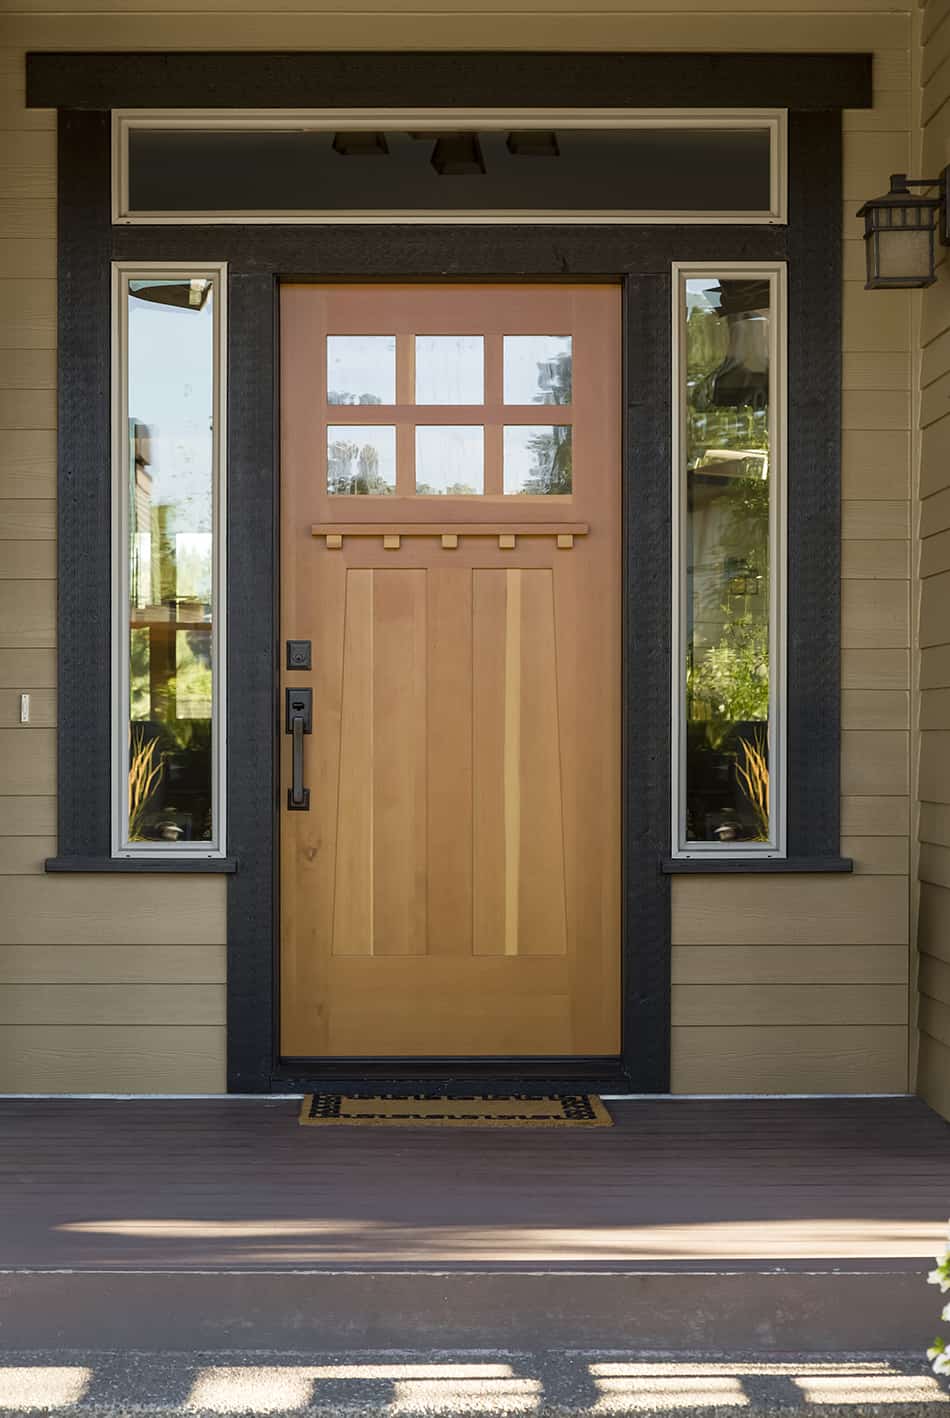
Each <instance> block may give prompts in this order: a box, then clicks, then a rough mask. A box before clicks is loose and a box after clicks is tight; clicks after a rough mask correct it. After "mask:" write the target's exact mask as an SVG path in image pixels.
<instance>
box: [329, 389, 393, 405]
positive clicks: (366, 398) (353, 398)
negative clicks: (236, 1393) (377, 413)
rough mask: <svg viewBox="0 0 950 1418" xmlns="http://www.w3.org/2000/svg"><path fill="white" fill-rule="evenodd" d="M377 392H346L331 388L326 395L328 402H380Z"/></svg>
mask: <svg viewBox="0 0 950 1418" xmlns="http://www.w3.org/2000/svg"><path fill="white" fill-rule="evenodd" d="M382 402H383V401H382V399H381V398H380V397H379V396H378V395H377V394H346V393H341V391H340V390H339V389H331V390H330V392H329V394H328V395H327V403H328V404H381V403H382Z"/></svg>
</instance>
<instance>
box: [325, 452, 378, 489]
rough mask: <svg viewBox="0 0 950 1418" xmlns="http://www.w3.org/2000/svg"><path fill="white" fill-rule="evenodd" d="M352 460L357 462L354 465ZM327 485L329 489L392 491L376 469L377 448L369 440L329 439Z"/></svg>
mask: <svg viewBox="0 0 950 1418" xmlns="http://www.w3.org/2000/svg"><path fill="white" fill-rule="evenodd" d="M354 464H355V465H356V467H355V469H354ZM327 486H328V488H329V490H330V492H331V493H336V494H347V493H349V494H353V493H364V494H368V493H376V494H379V493H391V492H392V491H393V489H392V488H391V487H390V486H389V484H388V483H387V482H386V481H385V480H384V479H383V478H382V477H381V475H380V472H379V452H378V450H377V449H376V448H374V447H373V445H372V444H371V443H364V444H363V446H362V447H360V445H359V444H358V443H345V442H343V441H342V440H339V441H337V442H336V443H331V444H330V448H329V465H328V470H327Z"/></svg>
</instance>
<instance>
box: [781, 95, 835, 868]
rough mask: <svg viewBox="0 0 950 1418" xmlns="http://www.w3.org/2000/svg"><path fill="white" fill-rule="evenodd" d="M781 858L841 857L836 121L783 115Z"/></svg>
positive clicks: (825, 116)
mask: <svg viewBox="0 0 950 1418" xmlns="http://www.w3.org/2000/svg"><path fill="white" fill-rule="evenodd" d="M789 150H790V163H789V169H790V170H789V228H788V410H789V418H788V545H789V559H788V606H787V610H788V636H787V644H788V667H787V671H788V725H787V769H786V774H785V781H786V788H787V799H786V801H787V812H788V844H787V853H788V856H789V858H790V859H794V858H796V857H837V855H838V853H839V852H840V850H841V789H840V783H841V632H840V624H841V280H842V271H841V261H842V256H841V212H842V202H843V198H842V183H841V115H840V114H839V113H792V114H789Z"/></svg>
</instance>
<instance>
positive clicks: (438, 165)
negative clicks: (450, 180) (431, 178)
mask: <svg viewBox="0 0 950 1418" xmlns="http://www.w3.org/2000/svg"><path fill="white" fill-rule="evenodd" d="M430 161H431V163H432V166H433V167H434V168H435V170H436V172H437V173H438V174H439V176H440V177H466V176H470V175H472V174H475V173H483V172H484V171H485V159H484V157H483V156H482V145H481V143H480V142H479V140H478V134H477V133H445V134H443V135H442V136H440V137H439V138H437V139H436V143H435V146H434V148H433V149H432V157H431V159H430Z"/></svg>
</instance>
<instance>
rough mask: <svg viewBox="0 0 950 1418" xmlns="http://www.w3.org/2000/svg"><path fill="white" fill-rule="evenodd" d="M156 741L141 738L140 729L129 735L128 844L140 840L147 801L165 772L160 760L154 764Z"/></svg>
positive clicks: (162, 762)
mask: <svg viewBox="0 0 950 1418" xmlns="http://www.w3.org/2000/svg"><path fill="white" fill-rule="evenodd" d="M157 753H158V740H157V739H148V740H146V738H145V731H144V730H143V729H132V730H131V732H130V735H129V841H130V842H141V841H143V840H144V833H143V828H144V825H145V814H146V812H147V811H148V805H149V801H150V799H151V796H152V794H153V793H154V791H155V789H156V788H157V787H158V785H159V783H160V781H161V778H162V774H163V773H164V771H165V760H164V759H163V758H162V757H159V758H158V761H157V762H156V754H157Z"/></svg>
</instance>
